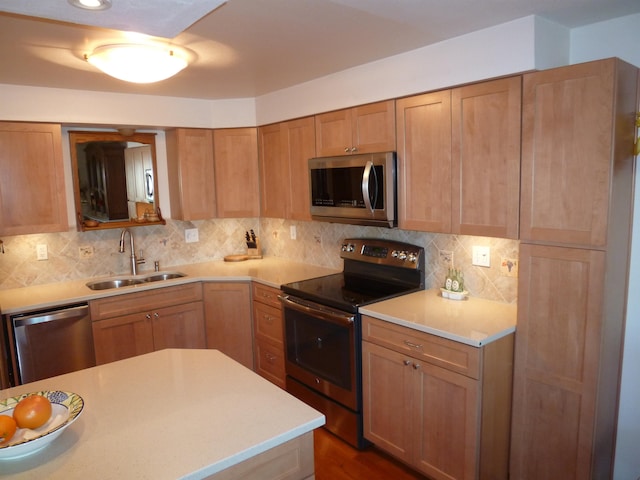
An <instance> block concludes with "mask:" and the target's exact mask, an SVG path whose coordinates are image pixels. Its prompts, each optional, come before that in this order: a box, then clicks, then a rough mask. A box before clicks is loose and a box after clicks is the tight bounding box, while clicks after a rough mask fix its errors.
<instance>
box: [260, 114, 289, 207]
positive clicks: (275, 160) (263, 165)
mask: <svg viewBox="0 0 640 480" xmlns="http://www.w3.org/2000/svg"><path fill="white" fill-rule="evenodd" d="M258 142H259V147H260V149H259V163H260V187H261V188H260V198H261V202H260V215H261V216H262V217H267V218H286V216H287V203H288V200H289V198H288V197H289V172H290V169H289V163H288V159H287V156H286V153H285V151H284V149H283V144H282V126H281V124H279V123H278V124H274V125H267V126H265V127H260V128H259V129H258Z"/></svg>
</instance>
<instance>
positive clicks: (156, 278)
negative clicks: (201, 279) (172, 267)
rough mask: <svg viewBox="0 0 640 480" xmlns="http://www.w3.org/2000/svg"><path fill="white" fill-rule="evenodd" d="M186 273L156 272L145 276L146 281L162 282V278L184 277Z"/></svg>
mask: <svg viewBox="0 0 640 480" xmlns="http://www.w3.org/2000/svg"><path fill="white" fill-rule="evenodd" d="M184 276H185V275H184V273H155V274H151V275H148V276H146V277H145V278H144V281H145V282H161V281H162V280H171V279H173V278H182V277H184Z"/></svg>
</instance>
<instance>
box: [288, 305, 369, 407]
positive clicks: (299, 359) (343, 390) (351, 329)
mask: <svg viewBox="0 0 640 480" xmlns="http://www.w3.org/2000/svg"><path fill="white" fill-rule="evenodd" d="M280 298H281V300H282V304H283V307H284V324H285V341H286V363H285V365H286V372H287V375H288V376H290V377H292V378H295V379H296V380H298V381H299V382H301V383H303V384H305V385H307V386H308V387H309V388H311V389H313V390H315V391H317V392H320V393H322V394H323V395H325V396H327V397H329V398H331V399H333V400H334V401H336V402H338V403H341V404H342V405H344V406H346V407H348V408H350V409H351V410H353V411H357V410H358V395H357V384H356V381H357V378H356V348H357V345H356V328H355V320H356V315H355V314H352V313H348V312H343V311H340V310H335V309H333V308H330V307H325V306H323V305H319V304H316V303H313V302H308V301H306V300H302V299H299V298H296V297H291V296H289V295H284V296H282V297H280Z"/></svg>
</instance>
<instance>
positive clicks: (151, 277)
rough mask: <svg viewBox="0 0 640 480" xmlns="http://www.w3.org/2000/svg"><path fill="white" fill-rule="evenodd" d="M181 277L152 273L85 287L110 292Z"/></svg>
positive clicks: (105, 280) (175, 273) (178, 274)
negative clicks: (115, 289)
mask: <svg viewBox="0 0 640 480" xmlns="http://www.w3.org/2000/svg"><path fill="white" fill-rule="evenodd" d="M182 277H186V275H185V274H184V273H180V272H152V273H149V274H146V275H137V276H135V277H118V278H108V279H103V280H95V281H93V282H88V283H87V284H86V285H87V287H89V288H90V289H91V290H110V289H112V288H122V287H130V286H133V285H141V284H145V283H151V282H162V281H165V280H172V279H175V278H182Z"/></svg>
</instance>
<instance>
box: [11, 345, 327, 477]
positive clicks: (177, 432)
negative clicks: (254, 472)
mask: <svg viewBox="0 0 640 480" xmlns="http://www.w3.org/2000/svg"><path fill="white" fill-rule="evenodd" d="M40 390H63V391H68V392H73V393H76V394H78V395H80V396H81V397H82V398H83V399H84V402H85V406H84V410H83V411H82V413H81V415H80V416H79V417H78V419H77V420H76V421H75V422H74V423H73V424H71V425H70V426H69V427H68V428H67V429H66V430H65V431H64V432H63V433H62V434H61V435H60V437H58V438H57V439H56V440H54V441H53V442H52V443H51V444H50V445H49V446H47V447H45V448H44V449H43V450H40V451H38V452H35V453H33V454H32V455H30V456H26V457H23V458H19V459H15V460H0V476H2V478H16V479H17V478H20V479H43V478H46V479H50V480H55V479H64V480H70V479H76V478H78V479H79V478H91V479H100V480H108V479H122V478H136V479H154V480H162V479H171V480H175V479H199V478H205V477H207V476H209V475H212V474H214V473H217V472H219V471H221V470H224V469H226V468H228V467H230V466H233V465H236V464H238V463H240V462H243V461H245V460H248V459H250V458H252V457H254V456H255V455H259V454H261V453H263V452H265V451H267V450H269V449H271V448H274V447H277V446H278V445H281V444H283V443H285V442H287V441H289V440H292V439H295V438H297V437H299V436H301V435H304V434H306V433H308V432H311V431H312V430H314V429H315V428H318V427H320V426H322V425H323V424H324V416H323V415H322V414H321V413H319V412H317V411H316V410H314V409H312V408H311V407H309V406H307V405H306V404H305V403H303V402H301V401H299V400H298V399H296V398H294V397H292V396H291V395H289V394H288V393H287V392H285V391H284V390H281V389H280V388H278V387H276V386H275V385H273V384H271V383H269V382H268V381H267V380H264V379H262V378H261V377H259V376H258V375H256V374H255V373H253V372H252V371H251V370H249V369H247V368H245V367H243V366H242V365H240V364H239V363H237V362H235V361H233V360H231V359H230V358H229V357H227V356H225V355H223V354H222V353H220V352H219V351H217V350H181V349H167V350H161V351H157V352H153V353H149V354H146V355H141V356H138V357H133V358H130V359H126V360H121V361H118V362H113V363H109V364H105V365H101V366H98V367H93V368H89V369H86V370H81V371H78V372H74V373H69V374H66V375H60V376H58V377H53V378H49V379H46V380H40V381H38V382H33V383H29V384H26V385H21V386H19V387H14V388H10V389H7V390H0V398H7V397H11V396H15V395H20V394H23V393H28V392H36V391H40Z"/></svg>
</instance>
